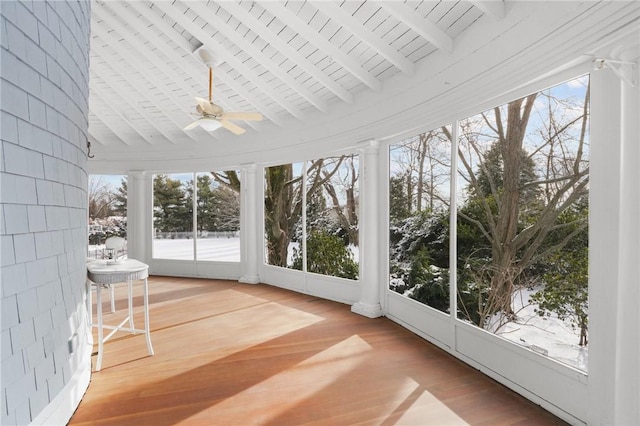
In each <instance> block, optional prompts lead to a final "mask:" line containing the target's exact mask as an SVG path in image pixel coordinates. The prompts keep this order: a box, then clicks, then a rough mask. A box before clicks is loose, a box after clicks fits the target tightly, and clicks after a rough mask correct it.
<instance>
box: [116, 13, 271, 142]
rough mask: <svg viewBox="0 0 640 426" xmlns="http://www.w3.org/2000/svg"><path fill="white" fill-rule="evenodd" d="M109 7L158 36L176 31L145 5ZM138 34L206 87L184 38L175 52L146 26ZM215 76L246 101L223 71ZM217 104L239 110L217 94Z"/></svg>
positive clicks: (267, 113) (267, 114)
mask: <svg viewBox="0 0 640 426" xmlns="http://www.w3.org/2000/svg"><path fill="white" fill-rule="evenodd" d="M109 5H110V6H111V7H113V6H114V5H118V6H119V7H118V8H117V13H119V14H120V15H121V16H123V17H125V18H130V19H138V17H137V16H134V15H135V13H139V14H140V15H141V16H143V17H144V18H145V19H146V20H147V21H148V22H149V23H150V24H151V26H153V27H155V28H156V29H157V30H158V31H159V32H160V33H164V34H172V33H173V32H175V30H174V29H173V28H172V27H171V26H170V25H169V24H167V23H166V22H165V21H164V20H163V19H161V18H160V16H158V15H157V13H156V12H154V11H152V10H151V8H149V7H148V6H147V5H146V4H145V3H143V2H141V1H134V2H128V3H127V6H126V7H125V6H124V5H123V4H122V3H110V4H109ZM129 9H131V10H129ZM129 22H134V21H129ZM140 31H141V34H142V35H143V36H144V37H145V38H146V41H147V42H148V43H151V44H153V46H154V47H155V48H156V49H158V50H159V51H161V52H162V53H163V54H164V55H165V56H166V57H167V58H168V59H170V60H171V61H172V63H174V64H175V65H176V66H177V67H178V68H179V69H181V70H182V72H184V73H185V74H187V75H188V76H189V77H190V78H192V79H193V80H194V81H200V80H202V87H203V89H204V88H205V87H206V85H205V77H204V76H205V74H204V72H203V73H202V74H198V75H195V74H194V72H193V71H194V69H197V68H198V67H199V68H202V70H203V71H204V69H205V65H204V64H203V63H202V62H201V61H199V60H197V59H196V57H195V56H193V55H192V53H193V52H191V49H190V48H189V46H188V45H187V43H180V41H182V40H184V39H183V38H180V37H175V38H174V42H176V44H177V45H178V46H180V50H179V51H176V50H174V49H170V48H168V46H167V44H166V43H165V42H163V41H162V40H161V39H160V38H159V37H158V36H157V34H155V33H153V32H152V31H151V30H150V27H149V26H145V27H144V28H141V29H140ZM216 77H219V78H220V80H221V81H223V82H224V83H225V84H226V85H227V86H229V87H231V88H232V90H234V91H235V92H236V93H238V95H239V96H240V97H244V98H245V99H247V97H245V95H246V96H249V95H248V94H247V93H246V91H244V90H243V89H240V90H235V89H234V87H235V84H231V85H230V84H229V80H232V79H231V78H229V77H228V76H227V75H226V74H225V73H224V72H222V71H220V70H216ZM183 86H184V87H183V90H184V89H185V88H186V87H188V86H187V85H186V84H185V85H183ZM187 93H189V94H190V95H191V94H192V93H193V89H191V88H189V89H188V92H187ZM249 102H251V101H249ZM216 103H220V104H221V105H222V106H223V107H225V108H226V109H229V110H233V111H237V110H238V108H237V104H236V103H235V102H233V101H231V100H230V99H228V98H227V97H225V96H223V95H222V94H220V93H217V94H216ZM257 109H258V110H259V111H260V112H261V113H262V114H263V115H264V116H265V117H267V118H269V120H271V121H272V122H274V123H276V124H278V122H277V119H276V118H275V117H274V113H273V112H271V111H269V110H268V109H267V108H266V107H264V106H262V105H260V106H258V107H257ZM246 124H247V125H248V126H250V127H252V128H253V129H254V130H258V129H259V126H258V125H257V124H255V123H254V122H251V121H248V122H246Z"/></svg>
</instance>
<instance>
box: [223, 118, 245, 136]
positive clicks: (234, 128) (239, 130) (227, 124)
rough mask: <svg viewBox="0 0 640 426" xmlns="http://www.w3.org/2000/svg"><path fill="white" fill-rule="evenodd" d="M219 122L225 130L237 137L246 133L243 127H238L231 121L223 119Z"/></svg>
mask: <svg viewBox="0 0 640 426" xmlns="http://www.w3.org/2000/svg"><path fill="white" fill-rule="evenodd" d="M219 121H220V124H222V127H224V128H225V129H227V130H229V131H231V132H233V133H235V134H236V135H241V134H243V133H244V132H245V130H244V129H243V128H242V127H240V126H238V125H237V124H234V123H232V122H230V121H229V120H226V119H224V118H223V119H221V120H219Z"/></svg>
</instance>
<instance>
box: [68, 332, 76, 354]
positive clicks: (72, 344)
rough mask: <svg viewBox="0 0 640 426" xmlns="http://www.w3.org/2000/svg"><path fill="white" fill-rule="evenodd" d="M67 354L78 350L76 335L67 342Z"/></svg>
mask: <svg viewBox="0 0 640 426" xmlns="http://www.w3.org/2000/svg"><path fill="white" fill-rule="evenodd" d="M67 345H68V349H69V354H72V353H74V352H75V351H76V349H77V348H78V333H75V334H74V335H73V336H71V338H70V339H69V341H68V342H67Z"/></svg>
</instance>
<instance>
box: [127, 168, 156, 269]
mask: <svg viewBox="0 0 640 426" xmlns="http://www.w3.org/2000/svg"><path fill="white" fill-rule="evenodd" d="M146 177H147V176H146V172H143V171H130V172H129V173H128V175H127V256H128V257H129V258H131V259H138V260H140V261H142V262H145V263H148V262H147V260H148V259H147V245H148V244H150V243H151V241H147V235H146V232H145V229H146V222H147V221H146V220H145V219H146V216H147V214H148V215H149V216H150V215H151V210H149V211H147V209H146V205H147V203H146V200H147V199H148V195H149V194H147V193H146V192H147V191H145V188H146V185H145V183H146Z"/></svg>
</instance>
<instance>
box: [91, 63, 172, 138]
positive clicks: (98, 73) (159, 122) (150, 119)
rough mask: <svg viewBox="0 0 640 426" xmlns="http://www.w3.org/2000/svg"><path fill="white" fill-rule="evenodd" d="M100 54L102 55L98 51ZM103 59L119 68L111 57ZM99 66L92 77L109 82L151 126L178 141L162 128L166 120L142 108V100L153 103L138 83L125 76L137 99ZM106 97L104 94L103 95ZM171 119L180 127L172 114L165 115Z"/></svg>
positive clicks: (123, 99) (116, 92) (119, 95)
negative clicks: (141, 90)
mask: <svg viewBox="0 0 640 426" xmlns="http://www.w3.org/2000/svg"><path fill="white" fill-rule="evenodd" d="M98 55H100V54H99V53H98ZM101 58H102V60H103V61H105V63H107V64H109V66H110V67H111V68H112V69H113V70H114V71H115V70H116V69H117V68H115V65H114V64H113V63H111V61H110V60H109V58H105V57H104V56H101ZM98 69H99V67H95V68H92V69H91V74H92V77H91V78H94V77H97V78H98V79H99V80H102V81H104V82H105V83H107V84H109V87H110V88H111V90H113V92H114V93H115V95H116V96H118V97H119V98H120V99H122V101H124V102H126V103H127V104H128V105H129V106H131V108H133V109H134V110H135V112H136V113H137V114H138V115H140V116H141V117H142V118H144V119H145V120H146V121H147V123H149V125H150V126H152V127H153V128H155V129H156V130H157V131H158V132H159V133H160V134H161V135H162V136H164V137H165V138H166V139H167V140H168V141H169V142H171V143H172V144H176V143H177V142H178V141H177V140H176V137H175V135H173V136H172V135H169V134H168V133H167V132H165V130H164V129H163V128H162V126H161V125H162V124H163V121H164V120H158V119H157V118H154V117H151V116H150V115H149V114H148V113H147V112H146V111H145V110H144V108H140V106H139V104H140V103H141V102H150V103H152V101H151V100H149V99H148V98H147V97H146V96H144V94H143V93H142V92H140V91H138V90H137V89H136V84H135V83H133V82H131V81H130V80H129V78H127V77H126V76H123V77H124V79H125V81H126V82H127V83H128V84H129V85H130V86H131V88H132V89H133V91H134V92H135V94H134V95H133V96H135V99H134V98H133V97H132V95H130V94H129V93H127V91H125V90H121V89H120V85H119V84H113V83H110V80H111V79H110V78H109V77H107V76H106V75H105V74H104V73H102V72H101V71H98ZM94 87H96V89H98V85H97V84H96V85H94ZM98 90H99V89H98ZM103 98H104V96H103ZM165 116H166V117H167V118H168V119H169V121H170V122H171V123H173V125H175V126H176V127H177V128H180V127H179V126H180V125H179V124H178V123H176V122H175V121H174V120H173V118H172V117H171V114H166V115H165Z"/></svg>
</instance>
